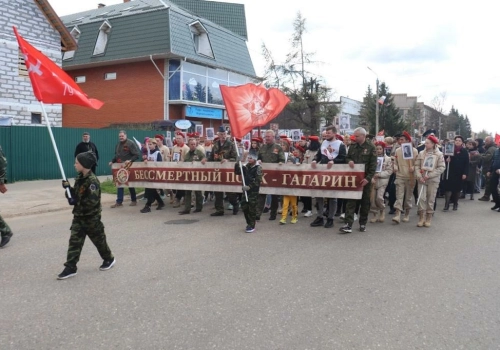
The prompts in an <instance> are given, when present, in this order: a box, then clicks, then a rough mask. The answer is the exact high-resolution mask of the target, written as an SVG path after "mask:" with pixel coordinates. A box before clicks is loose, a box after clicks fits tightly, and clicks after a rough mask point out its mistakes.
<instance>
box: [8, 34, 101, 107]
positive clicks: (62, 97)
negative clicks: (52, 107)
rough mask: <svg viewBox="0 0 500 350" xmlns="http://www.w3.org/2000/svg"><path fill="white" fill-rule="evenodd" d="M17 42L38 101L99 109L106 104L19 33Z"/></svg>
mask: <svg viewBox="0 0 500 350" xmlns="http://www.w3.org/2000/svg"><path fill="white" fill-rule="evenodd" d="M13 28H14V33H15V34H16V38H17V42H18V43H19V47H20V49H21V51H22V53H23V56H24V61H25V62H26V68H27V69H28V73H29V76H30V80H31V85H32V86H33V92H34V93H35V97H36V98H37V99H38V101H41V102H45V103H67V104H74V105H80V106H85V107H91V108H94V109H99V108H101V107H102V105H103V104H104V103H103V102H101V101H99V100H95V99H92V98H88V97H87V95H86V94H85V93H84V92H83V91H82V90H81V89H80V87H79V86H78V85H77V84H76V83H75V82H74V81H73V79H72V78H71V77H70V76H69V75H68V74H66V73H65V72H64V71H63V70H62V69H61V68H59V66H58V65H57V64H55V63H54V62H52V60H51V59H50V58H48V57H47V56H45V55H44V54H42V53H41V52H40V51H38V50H37V49H35V48H34V47H33V46H31V45H30V44H29V43H28V42H27V41H25V40H24V39H23V38H22V37H21V36H20V35H19V34H18V33H17V29H16V27H13Z"/></svg>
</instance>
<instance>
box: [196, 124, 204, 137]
mask: <svg viewBox="0 0 500 350" xmlns="http://www.w3.org/2000/svg"><path fill="white" fill-rule="evenodd" d="M196 132H197V133H198V134H199V135H200V136H203V124H196Z"/></svg>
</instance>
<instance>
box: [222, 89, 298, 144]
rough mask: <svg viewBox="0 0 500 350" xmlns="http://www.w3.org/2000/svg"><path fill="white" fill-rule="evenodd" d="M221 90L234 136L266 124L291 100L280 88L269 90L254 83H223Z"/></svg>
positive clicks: (240, 135)
mask: <svg viewBox="0 0 500 350" xmlns="http://www.w3.org/2000/svg"><path fill="white" fill-rule="evenodd" d="M220 91H221V93H222V98H223V99H224V104H225V105H226V110H227V115H228V117H229V124H231V135H232V136H234V137H243V136H245V135H246V134H248V132H249V131H250V130H252V129H254V128H255V127H258V126H264V125H266V124H267V123H269V122H270V121H271V120H273V119H274V118H276V116H277V115H278V114H279V113H280V112H281V111H282V110H283V108H285V106H286V105H287V103H288V102H290V99H289V98H288V96H286V95H285V94H284V93H283V92H281V91H280V90H279V89H276V88H271V89H269V90H268V89H266V88H265V87H263V86H262V85H255V84H252V83H248V84H245V85H240V86H233V87H229V86H225V85H221V86H220Z"/></svg>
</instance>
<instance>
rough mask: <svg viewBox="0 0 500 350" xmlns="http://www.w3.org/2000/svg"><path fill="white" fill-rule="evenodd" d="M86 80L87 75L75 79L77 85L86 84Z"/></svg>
mask: <svg viewBox="0 0 500 350" xmlns="http://www.w3.org/2000/svg"><path fill="white" fill-rule="evenodd" d="M85 81H86V78H85V75H80V76H78V77H75V83H85Z"/></svg>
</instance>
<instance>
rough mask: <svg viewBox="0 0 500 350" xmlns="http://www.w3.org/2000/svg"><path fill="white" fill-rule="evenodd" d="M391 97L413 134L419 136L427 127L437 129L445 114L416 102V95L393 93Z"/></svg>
mask: <svg viewBox="0 0 500 350" xmlns="http://www.w3.org/2000/svg"><path fill="white" fill-rule="evenodd" d="M392 97H393V101H394V104H395V105H396V107H398V108H399V110H400V111H401V113H402V117H403V118H404V120H405V121H406V122H408V123H410V125H411V126H412V135H413V136H416V137H420V136H421V135H422V134H423V133H424V132H425V131H426V130H429V129H435V130H436V131H439V120H440V118H443V117H445V115H443V114H442V113H440V112H439V111H437V110H435V109H434V108H432V107H430V106H427V105H426V104H424V103H423V102H418V100H417V99H418V98H417V97H416V96H408V95H407V94H393V95H392Z"/></svg>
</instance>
